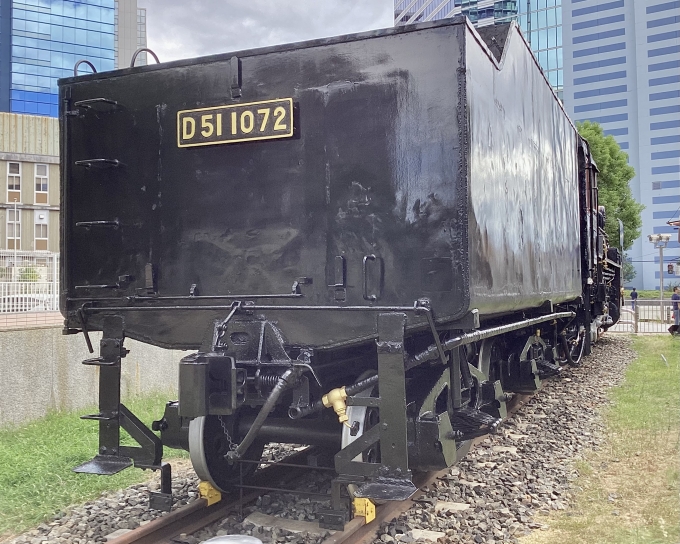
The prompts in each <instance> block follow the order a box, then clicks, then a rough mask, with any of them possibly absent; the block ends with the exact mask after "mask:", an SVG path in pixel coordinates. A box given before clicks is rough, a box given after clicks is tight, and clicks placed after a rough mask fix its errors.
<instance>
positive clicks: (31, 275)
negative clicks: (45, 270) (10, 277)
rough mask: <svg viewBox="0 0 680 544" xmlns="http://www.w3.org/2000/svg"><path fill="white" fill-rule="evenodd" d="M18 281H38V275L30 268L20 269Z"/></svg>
mask: <svg viewBox="0 0 680 544" xmlns="http://www.w3.org/2000/svg"><path fill="white" fill-rule="evenodd" d="M19 281H40V273H39V272H38V271H37V270H36V269H35V268H32V267H30V266H27V267H26V268H20V269H19Z"/></svg>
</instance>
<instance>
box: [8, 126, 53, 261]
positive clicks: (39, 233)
mask: <svg viewBox="0 0 680 544" xmlns="http://www.w3.org/2000/svg"><path fill="white" fill-rule="evenodd" d="M0 183H2V190H1V191H0V249H10V250H13V249H17V250H21V251H52V252H57V251H59V121H58V119H56V118H54V117H42V116H37V115H22V114H16V113H0Z"/></svg>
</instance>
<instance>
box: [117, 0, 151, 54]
mask: <svg viewBox="0 0 680 544" xmlns="http://www.w3.org/2000/svg"><path fill="white" fill-rule="evenodd" d="M114 27H115V39H114V41H115V66H116V68H127V67H128V66H130V60H131V59H132V56H133V55H134V53H135V51H137V49H140V48H142V47H146V9H145V8H138V7H137V0H116V15H115V19H114ZM145 64H146V53H140V54H139V56H138V57H137V60H136V62H135V66H143V65H145Z"/></svg>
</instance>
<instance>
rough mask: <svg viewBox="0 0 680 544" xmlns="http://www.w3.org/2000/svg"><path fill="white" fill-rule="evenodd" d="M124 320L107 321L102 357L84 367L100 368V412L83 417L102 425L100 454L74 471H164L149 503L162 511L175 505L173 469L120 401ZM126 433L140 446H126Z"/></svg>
mask: <svg viewBox="0 0 680 544" xmlns="http://www.w3.org/2000/svg"><path fill="white" fill-rule="evenodd" d="M124 340H125V331H124V323H123V318H122V317H120V316H107V317H106V318H105V319H104V326H103V334H102V339H101V342H100V344H99V357H97V358H94V359H86V360H85V361H83V364H85V365H90V366H98V367H99V412H98V413H96V414H90V415H85V416H82V419H90V420H94V421H98V422H99V452H98V454H97V455H96V456H95V457H94V458H93V459H92V460H90V461H88V462H86V463H83V464H82V465H80V466H77V467H75V468H74V469H73V470H74V471H75V472H81V473H88V474H103V475H111V474H116V473H118V472H120V471H121V470H124V469H126V468H128V467H130V466H132V465H133V464H134V466H136V467H138V468H143V469H151V470H160V471H161V492H160V493H155V494H151V500H150V504H151V506H152V507H154V508H157V509H160V510H170V507H171V506H172V491H171V485H170V484H171V480H172V475H171V468H170V465H169V464H168V463H161V459H162V457H163V444H162V442H161V439H160V438H158V437H157V436H156V435H155V434H154V433H153V432H152V431H151V429H149V428H148V427H147V426H146V425H144V423H142V421H141V420H140V419H139V418H138V417H137V416H135V415H134V414H133V413H132V412H131V411H130V410H129V409H128V408H127V407H126V406H125V405H123V404H122V403H121V402H120V378H121V360H122V358H123V357H125V356H126V355H127V353H128V351H127V350H126V349H125V348H124V347H123V342H124ZM121 428H122V429H123V430H125V431H126V432H127V433H128V434H129V435H130V437H132V439H133V440H134V441H135V442H137V444H139V445H138V446H123V445H121V443H120V430H121Z"/></svg>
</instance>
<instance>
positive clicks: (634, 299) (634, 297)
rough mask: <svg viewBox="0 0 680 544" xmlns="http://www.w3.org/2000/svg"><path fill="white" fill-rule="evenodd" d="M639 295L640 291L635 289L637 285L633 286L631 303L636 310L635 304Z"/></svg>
mask: <svg viewBox="0 0 680 544" xmlns="http://www.w3.org/2000/svg"><path fill="white" fill-rule="evenodd" d="M637 297H638V292H637V291H636V290H635V287H633V290H632V291H631V292H630V304H631V306H632V307H633V310H635V304H636V303H637Z"/></svg>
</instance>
